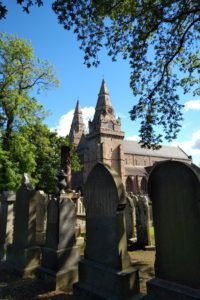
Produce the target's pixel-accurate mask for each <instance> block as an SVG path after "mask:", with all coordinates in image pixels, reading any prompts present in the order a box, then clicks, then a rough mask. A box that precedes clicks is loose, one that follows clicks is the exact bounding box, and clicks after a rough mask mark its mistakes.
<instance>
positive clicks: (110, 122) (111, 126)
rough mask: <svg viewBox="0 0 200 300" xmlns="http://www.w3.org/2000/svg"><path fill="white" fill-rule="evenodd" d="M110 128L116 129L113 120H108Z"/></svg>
mask: <svg viewBox="0 0 200 300" xmlns="http://www.w3.org/2000/svg"><path fill="white" fill-rule="evenodd" d="M108 128H109V129H111V130H114V124H113V122H112V121H109V122H108Z"/></svg>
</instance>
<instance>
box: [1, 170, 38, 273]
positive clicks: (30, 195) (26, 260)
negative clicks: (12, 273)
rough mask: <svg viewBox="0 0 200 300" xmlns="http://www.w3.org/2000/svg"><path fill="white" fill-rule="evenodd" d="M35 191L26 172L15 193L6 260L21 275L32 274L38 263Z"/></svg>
mask: <svg viewBox="0 0 200 300" xmlns="http://www.w3.org/2000/svg"><path fill="white" fill-rule="evenodd" d="M34 195H35V191H34V190H33V188H32V187H31V185H30V183H29V180H28V177H27V175H26V174H24V175H23V177H22V185H21V186H20V188H19V189H18V191H17V193H16V202H15V220H14V234H13V244H12V245H10V247H8V255H7V259H8V261H9V262H10V263H11V264H12V265H13V267H14V268H15V269H16V270H17V271H18V272H19V273H20V274H21V275H23V276H25V277H26V276H32V275H34V273H35V270H36V268H37V267H38V265H39V259H40V248H39V247H37V246H36V201H35V198H34Z"/></svg>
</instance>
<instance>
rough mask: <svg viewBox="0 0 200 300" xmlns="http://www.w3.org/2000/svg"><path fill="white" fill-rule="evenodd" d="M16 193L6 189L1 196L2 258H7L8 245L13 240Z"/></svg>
mask: <svg viewBox="0 0 200 300" xmlns="http://www.w3.org/2000/svg"><path fill="white" fill-rule="evenodd" d="M15 200H16V194H15V193H14V192H12V191H4V192H2V193H1V196H0V259H5V258H6V251H7V246H8V245H10V244H12V242H13V225H14V224H13V222H14V205H15Z"/></svg>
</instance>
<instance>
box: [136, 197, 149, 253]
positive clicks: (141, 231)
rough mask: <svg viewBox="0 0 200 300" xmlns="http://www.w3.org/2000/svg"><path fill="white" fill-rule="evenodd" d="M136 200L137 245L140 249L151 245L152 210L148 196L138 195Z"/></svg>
mask: <svg viewBox="0 0 200 300" xmlns="http://www.w3.org/2000/svg"><path fill="white" fill-rule="evenodd" d="M137 198H138V201H137V202H136V232H137V246H138V248H139V249H144V248H145V246H150V245H151V239H150V211H149V204H148V198H147V197H146V196H142V195H138V196H137Z"/></svg>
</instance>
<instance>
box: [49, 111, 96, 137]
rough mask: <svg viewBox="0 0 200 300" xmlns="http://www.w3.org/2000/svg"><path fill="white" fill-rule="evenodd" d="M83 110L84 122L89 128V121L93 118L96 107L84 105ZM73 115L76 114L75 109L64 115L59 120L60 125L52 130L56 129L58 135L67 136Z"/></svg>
mask: <svg viewBox="0 0 200 300" xmlns="http://www.w3.org/2000/svg"><path fill="white" fill-rule="evenodd" d="M81 110H82V113H83V122H84V124H85V128H86V130H87V128H88V121H89V120H90V119H92V118H93V116H94V111H95V109H94V107H92V106H90V107H87V106H86V107H83V108H82V109H81ZM73 116H74V109H73V110H70V111H69V112H67V113H66V114H64V115H62V116H61V117H60V119H59V121H58V125H57V126H56V127H55V128H52V130H56V131H57V133H58V135H60V136H66V135H67V134H69V131H70V127H71V124H72V119H73Z"/></svg>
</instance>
